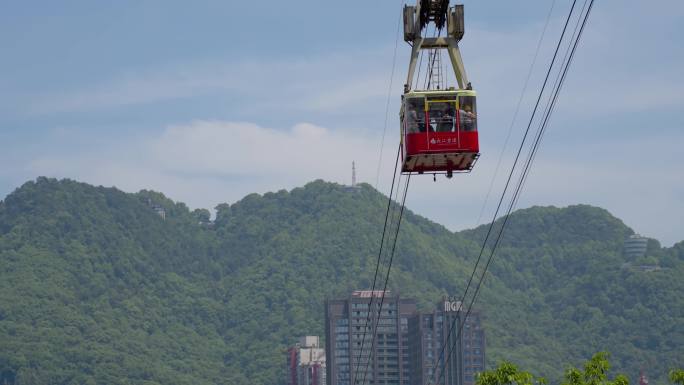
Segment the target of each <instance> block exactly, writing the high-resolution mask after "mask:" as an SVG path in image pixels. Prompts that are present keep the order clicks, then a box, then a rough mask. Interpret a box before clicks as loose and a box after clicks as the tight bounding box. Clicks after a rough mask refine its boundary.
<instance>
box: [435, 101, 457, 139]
mask: <svg viewBox="0 0 684 385" xmlns="http://www.w3.org/2000/svg"><path fill="white" fill-rule="evenodd" d="M437 128H438V129H437V131H439V132H453V131H454V112H453V108H452V106H451V103H449V104H447V105H446V108H445V109H444V111H443V112H442V117H441V118H440V119H439V125H438V127H437Z"/></svg>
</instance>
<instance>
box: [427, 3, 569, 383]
mask: <svg viewBox="0 0 684 385" xmlns="http://www.w3.org/2000/svg"><path fill="white" fill-rule="evenodd" d="M576 2H577V0H573V3H572V6H571V8H570V11H569V12H568V16H567V18H566V20H565V24H564V26H563V30H562V33H561V36H560V38H559V40H558V43H557V45H556V49H555V51H554V54H553V57H552V59H551V64H550V65H549V68H548V70H547V72H546V76H545V78H544V82H543V84H542V87H541V91H540V92H539V97H538V98H537V101H536V103H535V106H534V109H533V111H532V115H531V117H530V120H529V123H528V125H527V128H526V129H525V133H524V135H523V138H522V141H521V143H520V146H519V147H518V151H517V154H516V157H515V160H514V162H513V166H512V167H511V170H510V172H509V175H508V178H507V180H506V184H505V186H504V190H503V192H502V194H501V197H500V198H499V203H498V205H497V208H496V211H495V213H494V216H493V218H492V221H491V222H490V224H489V227H488V229H487V233H486V235H485V239H484V240H483V242H482V247H481V249H480V253H479V255H478V257H477V261H476V263H475V267H474V268H473V271H472V273H471V275H470V278H469V279H468V283H467V285H466V289H465V291H464V293H463V296H462V297H461V303H463V302H464V301H465V298H466V296H467V294H468V291H469V289H470V286H471V284H472V281H473V278H474V277H475V273H476V272H477V268H478V266H479V264H480V261H481V259H482V256H483V254H484V250H485V248H486V245H487V242H488V240H489V237H490V235H491V233H492V230H493V227H494V223H495V221H496V217H497V215H498V214H499V210H500V209H501V205H502V204H503V200H504V198H505V196H506V193H507V191H508V187H509V185H510V182H511V179H512V177H513V174H514V173H515V169H516V167H517V164H518V160H519V159H520V155H521V153H522V150H523V148H524V145H525V142H526V140H527V136H528V134H529V131H530V128H531V125H532V121H533V119H534V117H535V115H536V112H537V108H538V106H539V103H540V101H541V97H542V95H543V93H544V90H545V89H546V85H547V82H548V79H549V76H550V74H551V71H552V69H553V65H554V63H555V61H556V57H557V55H558V51H559V50H560V47H561V44H562V42H563V39H564V37H565V33H566V31H567V27H568V24H569V22H570V19H571V16H572V14H573V12H574V9H575V5H576ZM485 271H486V270H485ZM469 310H470V309H469ZM464 322H465V321H464ZM454 326H455V324H454V322H452V323H451V325H450V327H449V333H448V335H447V338H446V340H447V341H448V339H449V337H450V336H451V334H452V333H453V330H454ZM461 329H462V327H461V328H459V333H458V335H457V337H456V340H455V341H458V339H459V338H460V330H461ZM446 346H447V344H446V343H443V345H442V349H441V352H440V355H439V359H438V361H437V363H439V361H440V360H443V359H444V361H445V362H446V361H447V360H448V359H449V358H448V357H444V353H445V351H446ZM449 354H451V352H449ZM447 356H448V355H447ZM434 367H435V368H437V365H435V366H434ZM436 373H437V371H435V372H434V374H433V378H434V376H435V375H436ZM442 375H443V373H442V374H441V375H440V376H442Z"/></svg>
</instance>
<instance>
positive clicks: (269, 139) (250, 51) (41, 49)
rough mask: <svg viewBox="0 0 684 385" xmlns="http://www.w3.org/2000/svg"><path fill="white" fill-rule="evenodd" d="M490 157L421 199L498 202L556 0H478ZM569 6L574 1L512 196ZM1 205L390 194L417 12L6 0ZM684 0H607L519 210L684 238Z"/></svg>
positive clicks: (451, 211) (448, 207)
mask: <svg viewBox="0 0 684 385" xmlns="http://www.w3.org/2000/svg"><path fill="white" fill-rule="evenodd" d="M465 5H466V36H465V38H464V41H463V42H462V44H461V48H462V52H463V57H464V61H465V65H466V69H467V71H468V75H469V77H470V79H471V81H472V82H473V85H474V86H475V88H476V89H477V90H478V92H479V98H478V103H479V104H478V107H479V108H478V109H479V115H480V116H479V119H480V135H481V150H482V154H483V155H482V158H481V160H480V162H479V163H478V165H477V168H476V169H475V171H474V172H473V173H472V174H469V175H462V176H458V177H456V178H454V179H452V180H451V181H446V180H443V179H442V180H438V182H437V183H433V182H432V178H431V177H425V178H414V179H412V187H411V192H410V195H409V199H408V203H407V204H408V205H409V207H410V208H411V209H413V210H415V211H416V212H418V213H419V214H422V215H425V216H427V217H429V218H431V219H433V220H435V221H437V222H439V223H442V224H444V225H446V226H447V227H449V228H450V229H452V230H459V229H463V228H467V227H472V226H474V225H476V224H477V223H478V218H480V222H482V221H484V220H485V218H488V216H490V215H491V213H492V210H493V208H494V202H492V200H491V199H490V201H489V202H487V203H486V205H485V210H484V212H485V216H484V217H480V215H479V214H480V212H481V208H482V207H483V204H485V201H484V197H485V195H486V193H487V189H488V187H489V184H490V181H491V180H492V177H493V175H494V172H495V168H496V164H497V160H498V158H499V154H500V153H501V149H502V145H503V142H504V138H505V137H506V134H507V132H508V127H509V125H510V122H511V118H512V115H513V112H514V109H515V105H516V102H517V100H518V96H519V93H520V90H521V87H522V86H523V83H524V79H525V77H526V74H527V71H528V69H529V66H530V63H531V61H532V58H533V55H534V50H535V46H536V43H537V41H538V39H539V36H540V34H541V31H542V28H543V26H544V22H545V20H546V15H547V13H548V11H549V7H550V5H551V2H549V1H526V2H500V1H497V2H493V1H492V2H486V1H466V2H465ZM569 5H570V2H569V1H566V0H557V1H556V2H555V6H554V11H553V13H552V17H551V20H550V23H549V27H548V30H547V34H546V36H545V39H544V41H543V44H542V49H541V52H540V56H539V59H538V63H537V65H536V67H535V69H534V72H533V77H532V79H531V82H530V85H529V91H528V92H527V94H526V95H525V98H524V99H523V100H524V102H523V106H522V109H521V113H520V115H519V118H518V120H517V124H516V125H515V126H514V128H513V132H512V136H511V145H509V147H508V150H507V151H506V152H505V153H504V158H503V167H502V169H501V170H500V171H499V177H498V178H497V180H496V181H495V185H494V186H495V187H494V190H493V195H498V192H499V191H501V188H502V182H503V180H502V177H503V174H504V173H505V172H506V171H507V168H508V167H509V165H510V161H511V160H512V156H513V153H512V149H513V147H514V145H515V144H517V143H518V141H519V139H520V137H521V134H522V129H523V123H524V122H525V120H526V119H528V118H529V112H530V111H531V105H530V103H531V102H532V100H533V97H534V92H536V90H537V89H538V87H539V84H540V81H541V75H542V71H543V67H545V66H546V64H547V63H548V61H549V59H550V55H551V53H552V48H553V47H552V44H553V43H554V41H555V40H556V39H557V36H558V35H559V33H560V28H561V26H562V18H563V16H564V14H565V13H566V12H567V10H568V9H569ZM2 7H3V10H2V12H0V47H2V60H0V164H1V166H0V196H5V195H6V194H8V193H10V192H11V191H12V190H13V189H15V188H16V187H18V186H20V185H21V184H22V183H23V182H25V181H26V180H29V179H32V178H35V177H37V176H39V175H48V176H53V177H68V178H73V179H77V180H82V181H85V182H89V183H94V184H102V185H105V186H116V187H118V188H121V189H123V190H125V191H137V190H139V189H142V188H152V189H155V190H159V191H162V192H164V193H165V194H167V195H168V196H169V197H171V198H173V199H176V200H180V201H184V202H186V203H188V204H189V205H190V206H191V207H206V208H211V207H213V206H215V205H216V204H218V203H221V202H229V203H232V202H235V201H236V200H238V199H240V198H241V197H242V196H244V195H246V194H248V193H251V192H260V193H263V192H266V191H273V190H278V189H281V188H287V189H290V188H293V187H296V186H300V185H302V184H304V183H306V182H308V181H310V180H313V179H317V178H322V179H326V180H330V181H335V182H340V183H348V182H349V180H350V163H351V161H352V160H355V161H356V163H357V166H358V167H357V168H358V172H359V179H360V180H362V181H366V182H369V183H371V184H376V170H377V167H378V161H379V152H380V147H381V138H382V132H383V126H384V121H385V105H386V102H387V95H388V90H389V84H390V73H391V69H392V59H393V52H394V47H395V43H396V42H397V40H396V39H397V34H396V32H397V26H398V21H399V19H398V17H399V13H400V9H401V2H399V1H351V2H321V1H309V0H305V1H299V2H296V3H292V2H289V3H288V2H280V1H263V2H231V1H229V2H226V1H200V2H193V3H188V2H173V1H164V2H161V1H118V2H110V3H103V2H97V3H93V2H87V1H62V2H48V3H45V2H33V1H23V2H6V3H4V4H3V6H2ZM682 17H684V3H682V2H681V1H679V0H662V1H658V2H655V3H646V2H642V1H636V0H625V1H617V0H603V1H602V0H597V1H596V3H595V9H594V12H593V13H592V16H591V19H590V21H589V26H588V28H587V30H586V32H585V35H584V37H583V40H582V43H581V46H580V48H579V51H578V54H577V56H576V59H575V62H574V64H573V67H572V68H571V73H570V75H569V77H568V80H567V84H566V86H565V88H564V89H563V92H562V94H561V97H560V100H559V104H558V107H557V108H556V112H555V114H554V116H553V119H552V121H551V124H550V126H549V128H548V132H547V134H546V136H545V137H544V142H543V146H542V148H541V150H540V153H539V155H538V157H537V159H536V162H535V164H534V168H533V170H532V172H531V175H530V177H529V181H528V183H527V184H526V187H525V190H524V193H523V196H522V199H521V201H520V204H519V207H529V206H531V205H557V206H564V205H568V204H575V203H588V204H593V205H598V206H601V207H605V208H607V209H608V210H610V211H611V212H612V213H613V214H614V215H616V216H618V217H619V218H621V219H623V220H624V221H625V222H626V224H627V225H629V226H631V227H632V228H634V229H635V230H636V231H637V232H640V233H642V234H644V235H647V236H650V237H654V238H656V239H658V240H660V241H661V242H663V243H664V244H666V245H670V244H672V243H674V242H677V241H680V240H682V239H684V231H682V228H683V226H682V224H684V220H682V218H684V215H683V214H684V178H682V166H684V162H683V161H682V158H681V154H682V150H681V147H682V145H684V134H683V133H682V127H684V118H683V117H682V114H681V111H682V110H683V108H682V107H684V93H683V92H682V89H683V87H684V73H683V71H682V68H684V48H683V46H682V44H681V42H680V41H679V40H680V37H681V36H684V25H683V24H682V23H681V20H682ZM408 53H409V47H408V45H407V44H405V43H404V42H403V41H402V40H401V38H400V40H399V42H398V51H397V59H396V71H395V74H394V78H393V81H392V84H393V88H392V90H391V98H390V114H389V120H388V127H387V134H386V137H385V141H384V144H383V149H384V150H383V158H382V163H381V175H382V176H381V178H380V179H379V181H378V188H379V189H380V190H381V191H384V192H387V191H388V190H389V183H390V180H391V177H390V174H391V167H392V165H391V163H392V161H393V156H394V150H395V149H396V145H397V141H398V129H397V125H398V122H397V120H398V119H397V110H398V100H399V95H400V92H401V85H402V84H403V82H404V77H405V73H406V68H407V65H408V58H407V56H408Z"/></svg>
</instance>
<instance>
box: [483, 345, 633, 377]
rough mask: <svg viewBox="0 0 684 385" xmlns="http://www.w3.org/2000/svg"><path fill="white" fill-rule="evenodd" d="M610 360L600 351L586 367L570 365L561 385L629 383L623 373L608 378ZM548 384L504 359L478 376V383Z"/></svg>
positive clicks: (606, 354)
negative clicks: (495, 366)
mask: <svg viewBox="0 0 684 385" xmlns="http://www.w3.org/2000/svg"><path fill="white" fill-rule="evenodd" d="M609 370H610V362H609V361H608V353H606V352H598V353H596V354H594V355H593V356H592V357H591V359H590V360H589V361H587V362H586V363H585V364H584V369H578V368H575V367H570V368H568V369H566V370H565V374H564V379H563V381H562V382H561V385H629V379H628V378H627V377H626V376H625V375H622V374H618V375H617V376H615V378H614V379H613V380H610V379H609V378H608V371H609ZM536 384H546V380H545V379H544V378H542V377H535V376H534V375H532V374H531V373H530V372H526V371H523V370H520V369H518V367H517V366H516V365H514V364H512V363H510V362H507V361H503V362H502V363H500V364H499V366H498V367H497V368H496V369H493V370H487V371H485V372H483V373H480V374H479V375H478V377H477V385H536Z"/></svg>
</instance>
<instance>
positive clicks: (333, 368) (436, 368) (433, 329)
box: [325, 291, 485, 385]
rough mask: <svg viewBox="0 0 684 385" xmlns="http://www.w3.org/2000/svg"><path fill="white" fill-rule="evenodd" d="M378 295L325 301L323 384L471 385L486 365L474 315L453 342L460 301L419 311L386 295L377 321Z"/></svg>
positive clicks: (356, 294) (408, 302)
mask: <svg viewBox="0 0 684 385" xmlns="http://www.w3.org/2000/svg"><path fill="white" fill-rule="evenodd" d="M382 295H383V292H382V291H373V292H371V291H355V292H353V293H352V295H351V296H349V297H348V298H346V299H337V300H330V301H327V303H326V311H325V313H326V314H325V322H326V328H325V329H326V341H327V344H326V356H327V357H326V358H327V380H328V382H327V385H428V384H440V385H474V383H475V374H476V373H478V372H481V371H482V370H484V362H485V338H484V330H483V329H482V326H481V322H480V315H479V313H478V312H476V311H471V313H470V315H469V316H468V319H467V321H466V322H465V324H464V325H463V328H462V331H461V336H460V337H461V338H458V339H457V337H458V329H459V326H460V325H461V323H462V322H463V321H462V320H463V317H464V316H465V312H464V311H463V309H462V306H461V303H460V302H458V301H453V300H451V299H448V298H444V299H443V301H442V302H440V303H439V304H438V306H437V308H436V309H435V310H433V311H432V312H427V313H420V312H418V311H417V307H416V302H415V301H414V300H411V299H402V298H399V297H398V296H391V295H390V293H389V292H387V293H385V298H384V300H383V305H382V312H381V313H380V317H379V319H378V318H377V316H378V311H379V309H380V302H381V299H382ZM371 299H372V300H373V303H372V306H371V316H372V317H371V319H372V321H371V322H370V323H368V316H369V313H368V305H369V302H370V300H371ZM367 325H368V326H367ZM452 325H453V326H454V329H453V332H452V333H451V334H450V333H449V328H450V327H451V326H452ZM364 332H365V336H364ZM455 341H457V342H456V343H455ZM362 345H363V347H364V348H363V351H361V346H362ZM444 346H446V348H444V349H443V347H444ZM371 352H373V354H371ZM369 356H370V359H369ZM440 356H441V357H440ZM445 357H446V358H445Z"/></svg>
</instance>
